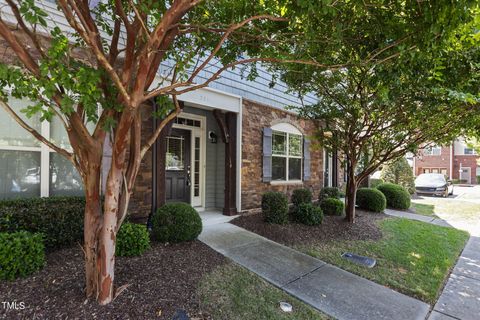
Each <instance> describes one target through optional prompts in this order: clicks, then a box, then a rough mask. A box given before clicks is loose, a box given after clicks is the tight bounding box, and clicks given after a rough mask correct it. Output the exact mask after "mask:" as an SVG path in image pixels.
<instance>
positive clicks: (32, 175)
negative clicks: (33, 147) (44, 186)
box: [0, 150, 40, 199]
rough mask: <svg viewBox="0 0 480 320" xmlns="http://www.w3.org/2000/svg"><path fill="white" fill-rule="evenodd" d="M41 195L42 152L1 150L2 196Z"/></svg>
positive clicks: (2, 197) (0, 192)
mask: <svg viewBox="0 0 480 320" xmlns="http://www.w3.org/2000/svg"><path fill="white" fill-rule="evenodd" d="M39 196H40V152H34V151H7V150H0V198H1V199H6V198H20V197H22V198H23V197H39Z"/></svg>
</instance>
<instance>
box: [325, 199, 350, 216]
mask: <svg viewBox="0 0 480 320" xmlns="http://www.w3.org/2000/svg"><path fill="white" fill-rule="evenodd" d="M320 208H322V211H323V213H324V214H326V215H329V216H341V215H342V214H343V210H344V209H345V204H344V203H343V201H342V200H340V199H335V198H327V199H325V200H323V201H322V202H320Z"/></svg>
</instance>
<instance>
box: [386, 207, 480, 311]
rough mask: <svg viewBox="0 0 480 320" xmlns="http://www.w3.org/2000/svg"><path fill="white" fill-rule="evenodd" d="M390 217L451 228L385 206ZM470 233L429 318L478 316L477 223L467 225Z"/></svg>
mask: <svg viewBox="0 0 480 320" xmlns="http://www.w3.org/2000/svg"><path fill="white" fill-rule="evenodd" d="M385 213H386V214H388V215H391V216H396V217H402V218H407V219H412V220H418V221H423V222H427V223H432V224H436V225H441V226H446V227H452V226H451V225H450V224H449V223H448V222H447V221H445V220H442V219H439V218H434V217H427V216H422V215H419V214H414V213H409V212H404V211H397V210H390V209H386V210H385ZM469 229H470V230H468V231H470V233H471V234H472V235H471V237H470V239H469V240H468V242H467V245H466V246H465V248H464V249H463V252H462V253H461V255H460V257H459V258H458V262H457V264H456V265H455V267H454V268H453V271H452V273H451V274H450V277H449V278H448V281H447V284H446V285H445V288H444V289H443V292H442V294H441V295H440V298H439V299H438V301H437V303H436V304H435V306H434V308H433V310H432V313H431V314H430V317H429V318H428V319H429V320H455V319H456V320H459V319H460V320H478V319H480V237H478V234H479V231H480V230H478V229H479V226H473V229H472V228H469Z"/></svg>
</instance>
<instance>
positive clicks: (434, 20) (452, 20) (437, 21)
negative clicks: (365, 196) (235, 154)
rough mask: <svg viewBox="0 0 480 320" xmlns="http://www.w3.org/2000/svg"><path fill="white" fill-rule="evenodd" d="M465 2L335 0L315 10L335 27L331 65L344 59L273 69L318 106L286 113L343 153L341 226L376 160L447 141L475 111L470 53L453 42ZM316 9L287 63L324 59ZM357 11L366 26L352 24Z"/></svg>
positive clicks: (466, 19) (468, 16)
mask: <svg viewBox="0 0 480 320" xmlns="http://www.w3.org/2000/svg"><path fill="white" fill-rule="evenodd" d="M469 5H474V4H473V3H471V2H469V1H465V2H463V3H462V5H459V4H452V3H449V2H448V1H442V2H436V1H435V3H434V2H430V1H425V2H422V3H418V2H410V1H406V2H388V1H387V2H386V1H373V2H370V3H368V4H365V3H355V2H353V4H352V3H348V4H347V3H344V2H341V3H340V4H338V5H334V6H333V7H334V8H335V10H330V9H332V8H330V9H325V10H326V11H327V12H328V13H327V14H330V15H333V16H335V17H336V21H337V22H338V23H337V24H338V25H339V26H341V27H339V28H341V30H343V31H344V32H342V33H341V36H339V37H335V38H334V39H333V40H332V41H334V43H336V48H337V50H336V51H335V52H330V55H328V54H327V55H328V56H329V57H330V60H329V61H330V62H331V63H332V64H333V63H335V62H336V61H348V62H347V63H346V64H345V65H344V66H342V67H340V68H338V69H330V70H322V69H319V68H316V67H312V66H308V65H287V66H286V65H280V66H278V68H279V69H280V70H281V72H282V79H283V80H285V81H286V82H287V83H289V84H290V86H291V87H292V88H293V90H296V91H297V92H299V94H300V95H302V94H305V93H306V92H314V93H316V94H317V96H318V100H319V101H318V103H316V104H314V105H304V106H302V107H297V108H294V109H296V110H297V111H298V112H299V114H300V115H301V116H304V117H307V118H310V119H315V120H320V121H321V125H320V126H319V127H318V130H317V134H316V135H315V136H314V137H313V138H314V140H315V141H316V142H318V143H319V144H320V145H321V146H322V147H324V148H326V149H329V150H340V151H341V152H342V154H343V155H344V156H345V162H346V168H347V172H348V181H347V218H348V220H349V221H352V222H353V221H354V217H355V214H354V212H355V193H356V188H357V187H358V185H359V183H361V182H362V181H363V180H364V179H366V178H368V176H369V175H370V174H371V173H373V172H374V171H375V170H376V169H377V168H378V167H379V166H380V165H381V164H382V163H385V162H387V161H391V160H394V159H396V158H398V157H401V156H403V155H404V154H405V153H406V152H408V151H412V152H415V151H416V149H417V148H418V146H419V145H420V144H426V143H432V142H437V143H441V142H443V141H450V140H451V139H452V138H453V137H455V136H457V135H458V134H459V133H460V132H462V130H463V129H464V128H462V125H463V123H464V122H463V121H464V119H465V118H466V117H473V116H475V115H477V114H478V110H477V108H476V106H474V105H472V104H471V102H472V101H475V100H476V99H477V98H476V97H478V84H479V83H478V74H479V72H478V71H479V70H478V67H479V65H478V63H476V61H479V60H478V53H479V50H478V47H473V46H469V47H468V48H466V47H462V48H460V47H458V46H456V45H454V44H456V43H458V42H459V41H460V40H457V39H458V38H459V37H461V36H462V35H463V34H464V30H465V25H467V24H469V23H471V22H472V21H474V20H475V14H473V13H472V11H471V10H469V9H467V8H468V6H469ZM312 6H315V5H313V4H312ZM321 9H323V7H322V5H320V4H319V5H318V8H317V10H316V11H315V10H312V11H311V12H312V15H313V17H312V18H309V22H310V21H314V22H315V23H313V24H305V25H301V26H299V28H304V29H305V32H304V33H303V35H304V36H305V37H306V40H305V42H304V44H303V46H299V48H298V49H297V48H296V53H297V54H298V56H297V58H300V57H306V56H309V57H312V58H313V59H316V58H317V57H318V58H320V57H323V55H324V54H325V53H324V52H322V47H328V44H325V43H323V44H321V41H320V40H321V39H322V38H323V36H322V32H323V29H322V27H323V25H322V19H323V17H324V16H323V11H322V10H321ZM314 12H317V13H314ZM358 12H361V13H362V15H363V18H364V19H365V20H366V23H364V21H363V20H357V19H356V18H355V17H356V16H357V14H358ZM343 28H344V29H343ZM335 30H338V29H335ZM335 41H336V42H335ZM468 99H470V100H468Z"/></svg>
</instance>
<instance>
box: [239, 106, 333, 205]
mask: <svg viewBox="0 0 480 320" xmlns="http://www.w3.org/2000/svg"><path fill="white" fill-rule="evenodd" d="M282 122H285V123H290V124H292V125H293V126H295V127H296V128H298V129H299V130H300V131H301V132H302V133H303V134H304V135H312V134H313V133H314V131H315V124H314V123H313V122H312V121H308V120H304V119H299V118H298V117H297V116H296V115H294V114H291V113H288V112H285V111H282V110H279V109H274V108H271V107H269V106H266V105H262V104H259V103H255V102H252V101H249V100H243V119H242V123H243V127H242V208H241V210H242V211H248V210H252V209H258V208H260V206H261V199H262V194H263V193H265V192H267V191H280V192H284V193H286V194H287V195H288V196H290V195H291V193H292V191H293V190H294V189H297V188H301V187H305V188H309V189H311V190H312V192H313V194H314V198H317V196H318V192H319V191H320V188H321V186H322V185H323V151H322V149H320V148H317V147H315V146H311V148H310V149H311V150H310V157H311V168H310V171H311V178H310V180H309V181H305V182H302V183H293V184H283V183H278V184H277V183H275V182H272V183H270V182H263V181H262V161H263V160H262V149H263V146H262V135H263V128H265V127H271V126H272V125H274V124H278V123H282Z"/></svg>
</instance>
